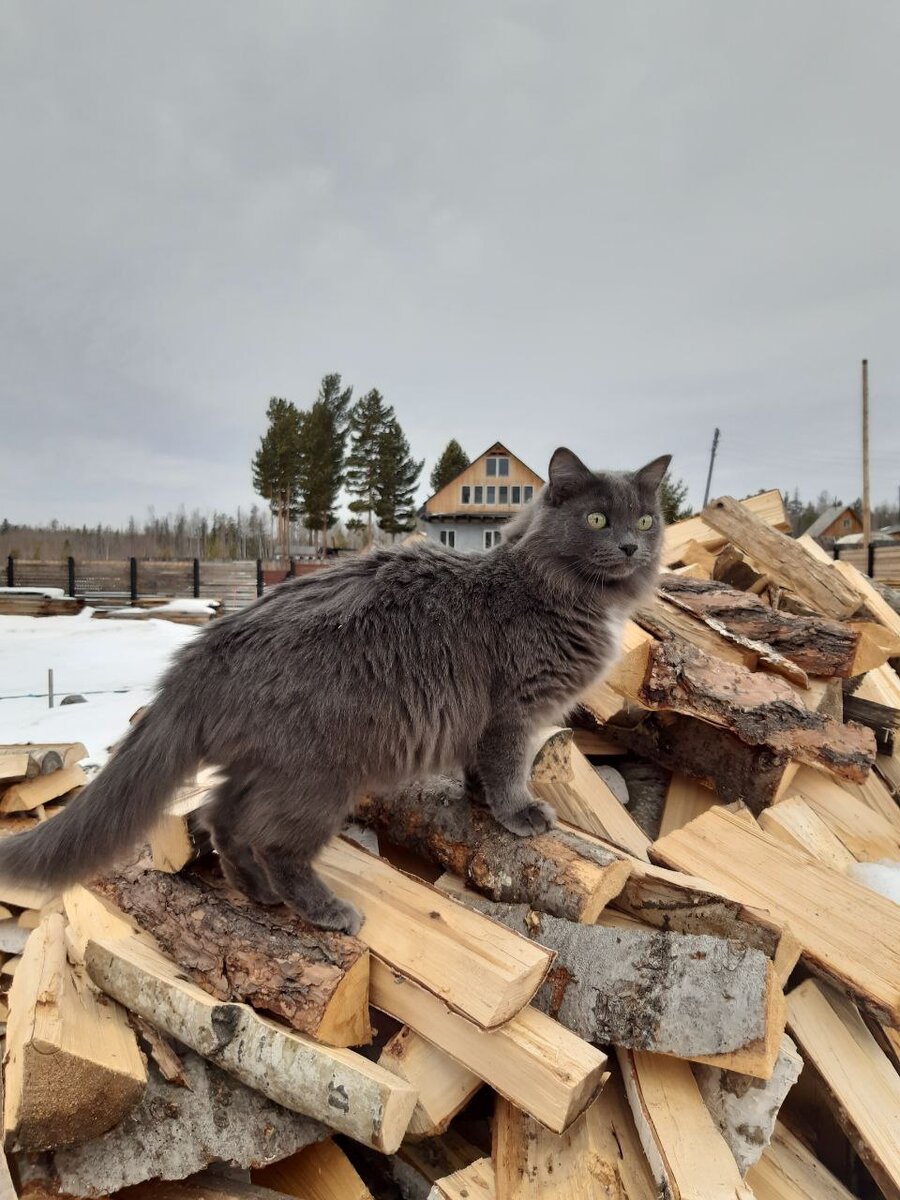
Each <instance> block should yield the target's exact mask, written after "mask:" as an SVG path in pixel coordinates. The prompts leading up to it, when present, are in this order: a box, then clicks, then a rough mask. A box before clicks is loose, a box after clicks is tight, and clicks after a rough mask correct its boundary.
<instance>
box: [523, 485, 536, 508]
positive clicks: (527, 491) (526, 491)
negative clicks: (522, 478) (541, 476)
mask: <svg viewBox="0 0 900 1200" xmlns="http://www.w3.org/2000/svg"><path fill="white" fill-rule="evenodd" d="M533 495H534V488H533V487H532V486H531V485H530V484H529V485H528V486H527V487H523V488H522V499H523V500H524V501H525V503H526V504H528V503H529V501H530V500H531V497H532V496H533Z"/></svg>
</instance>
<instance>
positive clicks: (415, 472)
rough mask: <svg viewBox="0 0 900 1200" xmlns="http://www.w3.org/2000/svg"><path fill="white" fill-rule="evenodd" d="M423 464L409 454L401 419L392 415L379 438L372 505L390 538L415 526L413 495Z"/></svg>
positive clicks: (380, 523) (392, 538) (381, 525)
mask: <svg viewBox="0 0 900 1200" xmlns="http://www.w3.org/2000/svg"><path fill="white" fill-rule="evenodd" d="M424 465H425V462H424V459H423V460H422V461H420V462H416V461H415V459H414V458H413V457H412V456H411V454H410V450H409V442H408V441H407V440H406V435H405V434H404V432H403V430H402V429H401V428H400V423H399V422H398V421H397V418H396V417H391V418H390V420H389V421H388V422H387V425H386V427H385V430H384V432H383V433H382V434H381V437H380V438H379V440H378V479H377V483H376V491H377V497H378V498H377V502H376V505H375V515H376V517H377V518H378V524H379V526H380V527H381V528H382V529H383V530H384V531H385V533H389V534H390V535H391V541H393V540H394V538H395V537H396V536H397V534H398V533H409V532H410V531H411V530H413V529H415V527H416V508H415V503H414V500H413V497H414V496H415V491H416V485H417V484H418V482H419V476H420V475H421V474H422V468H423V467H424Z"/></svg>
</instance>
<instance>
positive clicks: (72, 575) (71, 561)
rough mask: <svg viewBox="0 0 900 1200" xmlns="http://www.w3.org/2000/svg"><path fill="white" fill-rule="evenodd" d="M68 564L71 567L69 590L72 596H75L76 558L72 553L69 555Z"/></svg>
mask: <svg viewBox="0 0 900 1200" xmlns="http://www.w3.org/2000/svg"><path fill="white" fill-rule="evenodd" d="M67 565H68V568H69V587H68V592H69V595H70V596H74V595H75V559H74V558H73V557H72V555H71V554H70V555H69V557H68V560H67Z"/></svg>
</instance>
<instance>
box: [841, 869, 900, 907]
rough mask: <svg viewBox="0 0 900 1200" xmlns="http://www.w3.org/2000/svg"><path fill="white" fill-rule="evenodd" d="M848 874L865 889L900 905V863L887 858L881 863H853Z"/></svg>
mask: <svg viewBox="0 0 900 1200" xmlns="http://www.w3.org/2000/svg"><path fill="white" fill-rule="evenodd" d="M847 874H848V875H849V876H850V878H851V879H855V880H856V882H857V883H861V884H862V885H863V887H867V888H870V889H871V890H872V891H873V892H879V893H880V894H881V895H882V896H887V898H888V900H893V901H894V903H895V904H900V863H898V862H891V860H890V859H886V858H884V859H881V860H880V861H879V862H860V863H851V864H850V866H849V867H848V868H847Z"/></svg>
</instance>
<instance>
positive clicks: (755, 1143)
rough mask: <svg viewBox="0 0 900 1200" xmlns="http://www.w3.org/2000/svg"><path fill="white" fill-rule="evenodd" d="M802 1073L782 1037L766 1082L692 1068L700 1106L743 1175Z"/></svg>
mask: <svg viewBox="0 0 900 1200" xmlns="http://www.w3.org/2000/svg"><path fill="white" fill-rule="evenodd" d="M802 1069H803V1059H802V1058H801V1057H800V1055H799V1054H798V1053H797V1047H796V1046H795V1045H794V1043H793V1042H792V1041H791V1039H790V1038H789V1037H788V1035H787V1034H784V1036H783V1037H782V1040H781V1048H780V1050H779V1053H778V1058H777V1060H776V1062H775V1069H774V1070H773V1072H772V1075H771V1077H770V1078H769V1079H767V1080H759V1079H751V1078H750V1077H749V1076H748V1075H741V1074H738V1073H737V1072H735V1071H723V1070H721V1069H719V1068H717V1067H695V1068H694V1078H695V1079H696V1081H697V1086H698V1087H699V1089H700V1095H701V1096H702V1097H703V1102H704V1104H705V1105H706V1107H707V1108H708V1109H709V1111H710V1114H711V1115H712V1118H713V1120H714V1121H715V1123H716V1126H717V1128H718V1130H719V1132H720V1133H721V1134H722V1137H723V1138H724V1139H725V1141H726V1142H727V1143H728V1148H729V1149H730V1150H731V1153H732V1154H733V1155H734V1159H735V1162H736V1163H737V1165H738V1170H739V1171H740V1173H741V1174H742V1175H746V1174H747V1172H748V1171H749V1170H750V1168H751V1167H752V1166H753V1164H754V1163H755V1162H757V1161H758V1160H759V1158H760V1156H761V1155H762V1152H763V1150H765V1148H766V1146H768V1144H769V1141H770V1140H771V1137H772V1133H773V1130H774V1128H775V1120H776V1118H777V1116H778V1113H779V1110H780V1109H781V1106H782V1104H783V1103H784V1101H785V1098H786V1097H787V1094H788V1092H789V1091H790V1090H791V1088H792V1087H793V1086H794V1084H795V1083H796V1082H797V1080H798V1079H799V1078H800V1072H801V1071H802Z"/></svg>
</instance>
